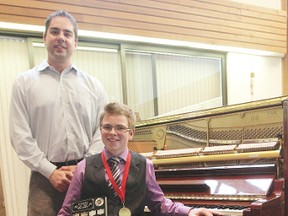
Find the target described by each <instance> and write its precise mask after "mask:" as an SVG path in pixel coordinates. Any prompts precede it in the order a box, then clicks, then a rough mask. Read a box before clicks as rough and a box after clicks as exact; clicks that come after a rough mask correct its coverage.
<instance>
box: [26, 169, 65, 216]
mask: <svg viewBox="0 0 288 216" xmlns="http://www.w3.org/2000/svg"><path fill="white" fill-rule="evenodd" d="M65 195H66V192H64V193H62V192H59V191H57V190H56V189H55V188H54V187H53V186H52V185H51V183H50V181H49V179H47V178H46V177H45V176H43V175H41V174H40V173H38V172H32V173H31V177H30V185H29V196H28V212H27V216H55V215H57V213H58V212H59V211H60V209H61V206H62V203H63V201H64V198H65Z"/></svg>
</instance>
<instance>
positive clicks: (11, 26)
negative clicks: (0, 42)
mask: <svg viewBox="0 0 288 216" xmlns="http://www.w3.org/2000/svg"><path fill="white" fill-rule="evenodd" d="M0 29H4V30H17V31H25V32H27V31H28V32H42V33H43V32H44V26H36V25H28V24H17V23H7V22H0ZM78 35H79V37H80V38H81V37H90V38H98V39H112V40H118V41H132V42H146V43H152V44H161V45H166V46H181V47H190V48H196V49H206V50H215V51H221V52H233V53H242V54H249V55H258V56H273V57H284V56H285V54H284V53H280V52H270V51H264V50H255V49H247V48H241V47H231V46H218V45H211V44H204V43H196V42H189V41H178V40H168V39H161V38H152V37H142V36H133V35H124V34H114V33H105V32H96V31H87V30H79V31H78Z"/></svg>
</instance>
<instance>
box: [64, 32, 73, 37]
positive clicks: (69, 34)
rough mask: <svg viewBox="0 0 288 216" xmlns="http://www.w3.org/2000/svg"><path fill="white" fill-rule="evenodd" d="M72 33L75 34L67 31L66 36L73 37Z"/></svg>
mask: <svg viewBox="0 0 288 216" xmlns="http://www.w3.org/2000/svg"><path fill="white" fill-rule="evenodd" d="M72 35H73V34H72V33H70V32H69V33H65V37H67V38H71V37H72Z"/></svg>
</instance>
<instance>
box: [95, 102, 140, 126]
mask: <svg viewBox="0 0 288 216" xmlns="http://www.w3.org/2000/svg"><path fill="white" fill-rule="evenodd" d="M105 114H111V115H124V116H126V118H127V120H128V127H129V128H130V129H133V130H134V129H135V124H136V116H135V114H134V112H133V111H132V109H130V108H129V107H128V106H127V105H126V104H121V103H109V104H107V105H106V106H105V108H104V112H103V113H102V114H101V116H100V125H101V124H102V121H103V118H104V116H105Z"/></svg>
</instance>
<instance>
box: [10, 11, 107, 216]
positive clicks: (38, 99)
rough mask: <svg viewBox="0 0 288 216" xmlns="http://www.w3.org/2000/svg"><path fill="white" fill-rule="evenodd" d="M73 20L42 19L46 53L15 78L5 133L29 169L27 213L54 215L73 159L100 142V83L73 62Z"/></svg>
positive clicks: (103, 98)
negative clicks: (39, 62) (45, 57)
mask: <svg viewBox="0 0 288 216" xmlns="http://www.w3.org/2000/svg"><path fill="white" fill-rule="evenodd" d="M77 31H78V27H77V23H76V20H75V19H74V17H73V16H72V15H71V14H69V13H68V12H66V11H56V12H54V13H52V14H51V15H50V16H49V17H48V18H47V20H46V23H45V32H44V36H43V40H44V43H45V46H46V49H47V51H48V59H47V60H46V61H44V62H42V63H41V64H40V65H38V66H36V67H34V68H33V69H30V70H28V71H26V72H25V73H21V74H20V75H19V76H18V77H17V78H16V79H15V81H14V84H13V89H12V97H11V107H10V139H11V143H12V146H13V147H14V149H15V151H16V153H17V154H18V156H19V158H20V159H21V160H22V161H23V162H24V163H25V164H26V165H27V166H28V167H29V168H30V169H31V170H32V173H31V179H30V186H29V197H28V216H36V215H37V216H41V215H45V216H55V215H56V214H57V212H58V211H59V209H60V208H61V205H62V202H63V200H64V197H65V194H66V190H67V188H68V186H69V184H70V181H71V179H72V176H73V173H74V170H75V167H76V164H77V162H79V161H80V160H82V159H83V158H84V157H85V156H88V155H91V154H94V153H95V152H99V151H101V150H102V148H103V144H102V142H101V138H100V131H99V118H100V113H102V111H103V107H104V105H105V104H106V103H107V101H108V98H107V94H106V92H105V90H104V88H103V86H102V84H101V83H100V82H99V81H98V80H97V79H95V78H94V77H92V76H90V75H88V74H87V73H84V72H83V71H81V70H79V69H78V68H77V67H76V66H75V65H73V64H72V54H73V53H74V51H75V50H76V48H77V42H78V36H77Z"/></svg>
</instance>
